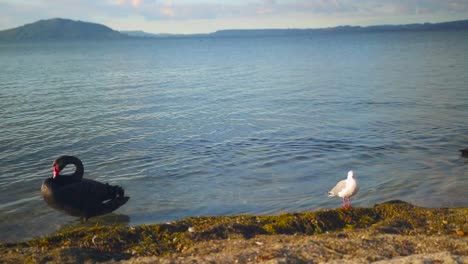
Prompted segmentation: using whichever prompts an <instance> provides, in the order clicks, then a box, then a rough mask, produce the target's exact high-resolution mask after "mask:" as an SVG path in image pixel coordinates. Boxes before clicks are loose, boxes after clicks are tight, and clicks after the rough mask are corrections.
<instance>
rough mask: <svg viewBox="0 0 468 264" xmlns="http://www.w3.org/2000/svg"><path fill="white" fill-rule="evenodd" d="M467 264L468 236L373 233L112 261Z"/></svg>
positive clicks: (230, 243)
mask: <svg viewBox="0 0 468 264" xmlns="http://www.w3.org/2000/svg"><path fill="white" fill-rule="evenodd" d="M374 262H375V263H424V264H428V263H468V238H466V237H459V236H455V235H452V236H450V235H440V236H439V235H436V236H421V235H415V236H408V235H397V234H375V233H374V232H372V231H365V230H360V231H352V232H337V233H329V234H323V235H313V236H302V235H300V236H294V235H274V236H271V235H260V236H256V237H254V238H251V239H227V240H212V241H206V242H202V243H199V244H197V245H196V246H194V247H192V248H190V249H187V250H185V251H183V252H182V253H178V254H173V255H171V256H169V257H164V258H163V257H139V258H132V259H129V260H125V261H122V262H112V263H374Z"/></svg>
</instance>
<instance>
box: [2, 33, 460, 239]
mask: <svg viewBox="0 0 468 264" xmlns="http://www.w3.org/2000/svg"><path fill="white" fill-rule="evenodd" d="M467 51H468V34H467V33H466V32H425V33H365V34H358V33H354V34H344V33H342V34H324V35H315V36H295V37H291V36H288V37H263V38H255V37H248V38H180V39H177V38H176V39H157V40H141V41H136V40H135V41H121V42H69V43H42V44H0V115H1V123H0V170H1V171H0V200H1V205H0V234H1V239H0V240H1V241H15V240H20V239H25V238H28V237H34V236H39V235H46V234H50V233H52V232H54V231H55V230H57V229H60V228H64V227H66V226H69V225H71V224H73V225H80V224H79V223H78V221H77V219H76V218H73V217H69V216H66V215H64V214H62V213H60V212H56V211H54V210H52V209H51V208H49V207H48V206H47V205H46V204H45V202H44V201H43V200H42V198H41V196H40V186H41V182H42V181H43V180H44V179H45V178H46V177H50V176H51V174H52V168H51V163H52V161H53V159H55V158H56V157H58V156H59V155H62V154H70V155H76V156H78V157H80V158H81V159H82V161H83V162H84V165H85V177H88V178H92V179H96V180H99V181H103V182H109V183H112V184H118V185H122V186H123V187H124V188H125V189H126V193H127V194H128V195H129V196H130V197H131V199H130V200H129V202H128V203H127V204H126V205H124V206H123V207H121V208H120V209H118V210H117V211H116V212H115V214H116V215H117V216H116V219H118V220H115V221H116V222H119V223H121V224H122V223H123V224H129V225H137V224H143V223H158V222H166V221H171V220H176V219H181V218H183V217H187V216H200V215H233V214H275V213H280V212H301V211H310V210H317V209H321V208H334V207H339V206H341V200H340V199H337V198H329V197H327V196H326V195H325V192H326V191H327V190H328V189H330V188H331V187H333V186H334V184H335V183H336V182H337V181H338V180H341V179H344V178H345V177H346V174H347V171H348V170H351V169H352V170H354V171H355V175H356V177H357V179H358V180H359V181H360V184H361V189H360V192H359V193H358V195H357V196H356V197H355V199H354V200H353V205H354V206H370V205H373V204H375V203H380V202H384V201H386V200H391V199H402V200H405V201H408V202H411V203H414V204H416V205H420V206H429V207H440V206H453V207H456V206H464V207H466V206H468V195H467V193H468V192H467V189H468V173H467V172H466V171H467V167H468V159H464V158H462V157H460V155H459V153H458V149H461V148H463V147H468V52H467ZM97 221H101V223H108V222H112V221H114V220H109V221H107V220H106V218H97ZM115 221H114V222H115Z"/></svg>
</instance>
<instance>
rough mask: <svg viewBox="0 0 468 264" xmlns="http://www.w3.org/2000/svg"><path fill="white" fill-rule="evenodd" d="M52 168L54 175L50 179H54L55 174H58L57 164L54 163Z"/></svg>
mask: <svg viewBox="0 0 468 264" xmlns="http://www.w3.org/2000/svg"><path fill="white" fill-rule="evenodd" d="M52 168H53V170H54V176H53V177H52V179H55V177H57V175H58V174H59V172H60V170H59V168H58V166H57V165H54V166H53V167H52Z"/></svg>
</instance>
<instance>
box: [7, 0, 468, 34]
mask: <svg viewBox="0 0 468 264" xmlns="http://www.w3.org/2000/svg"><path fill="white" fill-rule="evenodd" d="M57 17H60V18H68V19H73V20H81V21H87V22H94V23H99V24H104V25H106V26H108V27H111V28H112V29H115V30H143V31H146V32H150V33H174V34H193V33H210V32H214V31H216V30H222V29H260V28H261V29H263V28H324V27H334V26H340V25H356V26H358V25H359V26H368V25H382V24H409V23H424V22H431V23H436V22H445V21H453V20H464V19H468V0H218V1H215V0H0V30H3V29H9V28H14V27H18V26H21V25H24V24H28V23H33V22H35V21H38V20H41V19H50V18H57Z"/></svg>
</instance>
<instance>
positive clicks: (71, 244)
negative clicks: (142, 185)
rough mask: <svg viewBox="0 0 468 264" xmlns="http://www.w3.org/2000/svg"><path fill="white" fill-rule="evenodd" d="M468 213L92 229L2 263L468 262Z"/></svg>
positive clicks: (400, 209) (4, 247) (387, 206)
mask: <svg viewBox="0 0 468 264" xmlns="http://www.w3.org/2000/svg"><path fill="white" fill-rule="evenodd" d="M466 232H468V208H421V207H416V206H414V205H411V204H408V203H405V202H401V201H390V202H387V203H383V204H378V205H375V206H374V207H371V208H352V209H350V210H343V209H331V210H320V211H316V212H307V213H288V214H281V215H273V216H253V215H239V216H226V217H224V216H219V217H194V218H187V219H183V220H180V221H176V222H171V223H165V224H154V225H142V226H136V227H122V226H99V225H96V226H93V227H80V228H75V229H72V230H68V231H64V232H59V233H57V234H53V235H51V236H47V237H41V238H36V239H33V240H29V241H24V242H19V243H7V244H0V263H96V262H107V263H117V262H118V263H323V262H327V263H370V262H377V263H390V262H391V263H468V238H467V236H466Z"/></svg>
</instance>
